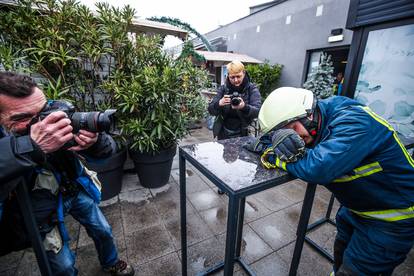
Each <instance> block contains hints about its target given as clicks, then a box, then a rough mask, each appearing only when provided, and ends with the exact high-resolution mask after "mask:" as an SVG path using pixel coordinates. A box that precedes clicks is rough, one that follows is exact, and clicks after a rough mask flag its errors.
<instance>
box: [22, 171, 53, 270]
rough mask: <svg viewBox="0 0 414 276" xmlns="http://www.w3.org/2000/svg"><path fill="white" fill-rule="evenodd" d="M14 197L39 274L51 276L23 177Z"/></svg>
mask: <svg viewBox="0 0 414 276" xmlns="http://www.w3.org/2000/svg"><path fill="white" fill-rule="evenodd" d="M16 195H17V200H18V202H19V206H20V209H21V211H22V214H23V219H24V224H25V226H26V229H27V233H28V234H29V238H30V241H31V243H32V247H33V251H34V252H35V255H36V259H37V264H38V266H39V270H40V273H41V274H42V275H43V276H52V275H53V274H52V270H51V268H50V264H49V259H48V258H47V255H46V251H45V249H44V247H43V242H42V238H41V236H40V233H39V229H38V228H37V223H36V220H35V217H34V214H33V207H32V202H31V200H30V197H29V192H28V190H27V185H26V181H25V180H24V178H23V177H21V179H20V183H19V184H18V185H17V187H16Z"/></svg>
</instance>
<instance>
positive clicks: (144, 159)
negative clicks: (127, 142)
mask: <svg viewBox="0 0 414 276" xmlns="http://www.w3.org/2000/svg"><path fill="white" fill-rule="evenodd" d="M176 150H177V146H176V145H174V146H173V147H171V148H168V149H165V150H162V151H160V152H158V153H155V154H154V153H152V152H139V151H135V150H129V156H130V157H131V159H132V161H133V162H134V165H135V171H136V172H137V174H138V178H139V182H140V183H141V185H142V186H144V187H146V188H159V187H161V186H164V185H165V184H167V183H168V180H169V179H170V174H171V166H172V162H173V158H174V155H175V153H176Z"/></svg>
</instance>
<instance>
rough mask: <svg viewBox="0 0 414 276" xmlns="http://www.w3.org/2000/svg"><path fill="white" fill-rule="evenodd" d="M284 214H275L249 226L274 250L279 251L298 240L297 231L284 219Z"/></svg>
mask: <svg viewBox="0 0 414 276" xmlns="http://www.w3.org/2000/svg"><path fill="white" fill-rule="evenodd" d="M282 213H283V212H275V213H272V214H270V215H268V216H266V217H264V218H261V219H258V220H256V221H254V222H252V223H249V225H250V226H251V227H252V228H253V230H254V231H255V232H256V233H257V234H258V235H259V236H260V237H261V238H262V239H263V240H264V241H265V242H266V243H267V244H269V245H270V246H271V247H272V249H273V250H278V249H280V248H281V247H284V246H286V245H287V244H289V243H291V242H292V241H294V240H295V239H296V229H294V228H292V226H291V225H289V224H287V223H286V222H285V221H284V219H283V214H282Z"/></svg>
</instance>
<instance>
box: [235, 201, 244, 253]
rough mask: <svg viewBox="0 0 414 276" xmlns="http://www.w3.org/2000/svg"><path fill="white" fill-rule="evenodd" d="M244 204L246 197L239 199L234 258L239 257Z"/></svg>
mask: <svg viewBox="0 0 414 276" xmlns="http://www.w3.org/2000/svg"><path fill="white" fill-rule="evenodd" d="M245 205H246V198H245V197H243V198H241V199H240V200H239V215H238V218H237V236H236V237H237V238H236V258H238V257H240V252H241V242H242V237H243V220H244V208H245Z"/></svg>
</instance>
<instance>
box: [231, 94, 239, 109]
mask: <svg viewBox="0 0 414 276" xmlns="http://www.w3.org/2000/svg"><path fill="white" fill-rule="evenodd" d="M230 103H231V105H233V106H238V105H239V104H240V103H241V95H240V93H239V92H233V93H232V94H230Z"/></svg>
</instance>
